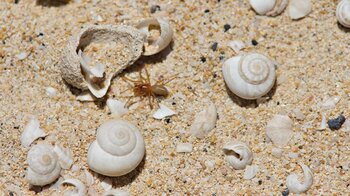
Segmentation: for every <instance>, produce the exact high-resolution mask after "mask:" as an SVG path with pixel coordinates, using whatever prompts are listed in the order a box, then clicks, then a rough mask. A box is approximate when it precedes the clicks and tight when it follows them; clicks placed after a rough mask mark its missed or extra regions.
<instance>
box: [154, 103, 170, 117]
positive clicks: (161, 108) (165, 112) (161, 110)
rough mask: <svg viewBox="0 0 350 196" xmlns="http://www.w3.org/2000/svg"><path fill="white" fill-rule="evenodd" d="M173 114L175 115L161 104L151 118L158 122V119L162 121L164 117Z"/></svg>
mask: <svg viewBox="0 0 350 196" xmlns="http://www.w3.org/2000/svg"><path fill="white" fill-rule="evenodd" d="M175 114H176V112H174V111H173V110H171V109H170V108H168V107H166V106H165V105H163V104H159V109H158V110H157V111H156V112H155V113H154V114H153V118H155V119H158V120H160V119H163V118H165V117H168V116H172V115H175Z"/></svg>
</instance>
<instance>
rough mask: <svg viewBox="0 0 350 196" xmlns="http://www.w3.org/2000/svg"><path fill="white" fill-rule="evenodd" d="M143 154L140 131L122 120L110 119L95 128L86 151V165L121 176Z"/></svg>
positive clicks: (136, 164)
mask: <svg viewBox="0 0 350 196" xmlns="http://www.w3.org/2000/svg"><path fill="white" fill-rule="evenodd" d="M144 154H145V143H144V140H143V137H142V135H141V133H140V131H139V130H138V129H137V128H136V127H135V126H134V125H132V124H130V123H128V122H126V121H122V120H110V121H107V122H106V123H103V124H102V125H101V126H100V127H99V128H98V130H97V139H96V141H94V142H93V143H92V144H91V145H90V147H89V151H88V165H89V167H90V169H92V170H93V171H95V172H97V173H100V174H103V175H106V176H121V175H124V174H127V173H129V172H130V171H132V170H133V169H135V168H136V167H137V166H138V165H139V163H140V162H141V161H142V159H143V156H144Z"/></svg>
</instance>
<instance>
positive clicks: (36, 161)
mask: <svg viewBox="0 0 350 196" xmlns="http://www.w3.org/2000/svg"><path fill="white" fill-rule="evenodd" d="M27 162H28V165H29V167H28V171H27V175H26V178H27V180H28V182H29V183H30V184H32V185H37V186H43V185H46V184H50V183H51V182H53V181H55V180H56V179H57V178H58V177H59V175H60V172H61V167H60V164H59V163H58V158H57V155H56V153H55V152H54V151H53V147H52V146H50V145H48V144H38V145H35V146H33V147H32V148H31V149H30V150H29V152H28V156H27Z"/></svg>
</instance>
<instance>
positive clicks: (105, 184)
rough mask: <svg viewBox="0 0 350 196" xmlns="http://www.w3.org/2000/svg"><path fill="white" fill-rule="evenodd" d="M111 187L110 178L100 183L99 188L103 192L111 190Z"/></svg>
mask: <svg viewBox="0 0 350 196" xmlns="http://www.w3.org/2000/svg"><path fill="white" fill-rule="evenodd" d="M112 185H113V182H112V180H111V179H110V178H105V179H103V180H102V182H101V186H102V188H103V190H105V191H109V190H111V189H112Z"/></svg>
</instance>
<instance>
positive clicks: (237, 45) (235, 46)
mask: <svg viewBox="0 0 350 196" xmlns="http://www.w3.org/2000/svg"><path fill="white" fill-rule="evenodd" d="M227 46H229V47H230V48H231V49H232V50H233V51H235V53H238V52H239V51H241V50H242V49H243V48H245V47H246V46H245V44H244V43H243V42H242V41H240V40H234V41H230V42H228V43H227Z"/></svg>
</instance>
